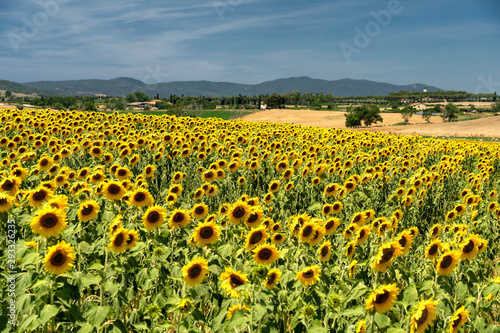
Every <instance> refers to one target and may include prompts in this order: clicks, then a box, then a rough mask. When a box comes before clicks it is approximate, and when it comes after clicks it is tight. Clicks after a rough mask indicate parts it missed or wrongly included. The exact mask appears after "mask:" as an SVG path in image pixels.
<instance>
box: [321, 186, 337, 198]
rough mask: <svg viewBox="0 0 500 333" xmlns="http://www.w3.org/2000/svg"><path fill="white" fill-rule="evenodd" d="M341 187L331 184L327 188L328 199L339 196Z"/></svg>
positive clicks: (325, 191)
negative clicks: (338, 192)
mask: <svg viewBox="0 0 500 333" xmlns="http://www.w3.org/2000/svg"><path fill="white" fill-rule="evenodd" d="M339 188H340V186H339V184H329V185H327V186H326V187H325V189H324V193H325V196H326V197H331V196H334V195H335V194H337V191H338V190H339Z"/></svg>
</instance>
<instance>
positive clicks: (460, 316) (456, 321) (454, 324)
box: [452, 313, 462, 328]
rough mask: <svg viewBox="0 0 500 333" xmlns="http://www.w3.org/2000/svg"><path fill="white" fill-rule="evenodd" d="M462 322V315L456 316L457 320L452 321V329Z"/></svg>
mask: <svg viewBox="0 0 500 333" xmlns="http://www.w3.org/2000/svg"><path fill="white" fill-rule="evenodd" d="M461 321H462V314H461V313H459V314H458V318H457V319H455V320H454V321H453V324H452V325H453V328H457V327H458V325H460V322H461Z"/></svg>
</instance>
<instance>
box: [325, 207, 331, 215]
mask: <svg viewBox="0 0 500 333" xmlns="http://www.w3.org/2000/svg"><path fill="white" fill-rule="evenodd" d="M330 209H331V208H330V206H326V207H325V208H323V212H324V213H325V214H328V213H329V212H330Z"/></svg>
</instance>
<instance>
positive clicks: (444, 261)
mask: <svg viewBox="0 0 500 333" xmlns="http://www.w3.org/2000/svg"><path fill="white" fill-rule="evenodd" d="M459 261H460V251H453V250H448V251H446V252H444V253H443V254H442V255H441V258H439V260H438V262H437V264H436V272H437V273H438V274H440V275H444V276H447V275H450V274H451V272H453V270H454V269H455V267H456V266H457V264H458V262H459Z"/></svg>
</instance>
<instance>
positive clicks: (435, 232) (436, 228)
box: [430, 224, 443, 239]
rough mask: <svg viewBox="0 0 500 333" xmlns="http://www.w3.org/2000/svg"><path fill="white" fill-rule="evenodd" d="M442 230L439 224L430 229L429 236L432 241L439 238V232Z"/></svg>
mask: <svg viewBox="0 0 500 333" xmlns="http://www.w3.org/2000/svg"><path fill="white" fill-rule="evenodd" d="M442 229H443V226H442V225H441V224H435V225H434V226H433V227H432V228H431V232H430V236H431V238H432V239H434V238H436V237H439V235H441V230H442Z"/></svg>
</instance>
